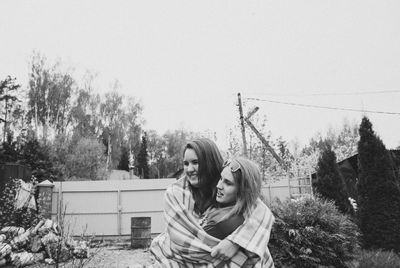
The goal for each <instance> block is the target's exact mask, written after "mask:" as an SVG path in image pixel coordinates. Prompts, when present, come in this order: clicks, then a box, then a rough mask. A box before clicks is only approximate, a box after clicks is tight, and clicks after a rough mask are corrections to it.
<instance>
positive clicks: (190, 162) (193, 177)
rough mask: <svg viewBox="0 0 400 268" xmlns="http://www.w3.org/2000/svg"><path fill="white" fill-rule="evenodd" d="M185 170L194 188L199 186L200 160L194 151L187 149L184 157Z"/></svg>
mask: <svg viewBox="0 0 400 268" xmlns="http://www.w3.org/2000/svg"><path fill="white" fill-rule="evenodd" d="M183 168H184V171H185V173H186V176H187V178H188V180H189V183H190V185H191V186H192V187H198V186H199V160H198V159H197V154H196V152H195V151H194V150H193V149H190V148H188V149H186V151H185V153H184V155H183Z"/></svg>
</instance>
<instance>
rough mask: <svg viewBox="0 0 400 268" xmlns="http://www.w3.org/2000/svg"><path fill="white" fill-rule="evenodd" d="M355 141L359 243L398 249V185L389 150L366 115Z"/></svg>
mask: <svg viewBox="0 0 400 268" xmlns="http://www.w3.org/2000/svg"><path fill="white" fill-rule="evenodd" d="M359 132H360V141H359V143H358V157H359V159H358V165H359V179H358V185H357V190H358V203H359V209H358V218H359V226H360V230H361V232H362V238H363V246H364V247H365V248H367V249H369V248H377V249H385V250H395V251H397V252H399V251H400V228H399V226H400V187H399V182H398V180H397V178H396V176H395V172H394V169H395V168H394V166H393V162H392V159H391V158H390V155H389V152H388V151H387V150H386V148H385V145H384V144H383V142H382V140H381V139H380V138H379V137H378V136H377V135H376V134H375V133H374V131H373V130H372V124H371V122H370V121H369V119H368V118H367V117H364V118H363V119H362V122H361V125H360V129H359Z"/></svg>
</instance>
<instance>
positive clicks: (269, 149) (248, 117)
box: [244, 107, 287, 170]
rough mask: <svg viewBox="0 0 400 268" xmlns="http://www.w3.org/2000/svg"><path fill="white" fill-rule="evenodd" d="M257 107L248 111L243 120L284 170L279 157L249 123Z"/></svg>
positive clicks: (284, 166) (283, 164)
mask: <svg viewBox="0 0 400 268" xmlns="http://www.w3.org/2000/svg"><path fill="white" fill-rule="evenodd" d="M258 109H259V108H258V107H255V108H254V109H253V110H252V111H250V112H249V113H248V115H247V117H246V118H245V119H244V120H245V121H246V123H247V125H249V127H250V128H251V130H253V132H254V133H255V134H256V136H257V137H258V138H259V139H260V140H261V142H262V143H263V144H264V146H265V148H267V150H268V151H269V152H270V153H271V154H272V156H273V157H274V158H275V159H276V161H278V163H279V164H280V165H281V166H282V167H283V168H284V169H285V170H286V169H287V167H286V165H285V163H284V162H283V161H282V159H281V158H280V157H279V155H278V154H277V153H276V152H275V151H274V149H273V148H272V147H271V146H270V145H269V143H268V141H267V140H266V139H265V138H264V137H263V135H262V134H261V133H260V131H258V129H257V128H256V127H255V126H254V125H253V123H252V122H251V121H250V117H252V116H253V115H254V114H255V113H256V112H257V111H258Z"/></svg>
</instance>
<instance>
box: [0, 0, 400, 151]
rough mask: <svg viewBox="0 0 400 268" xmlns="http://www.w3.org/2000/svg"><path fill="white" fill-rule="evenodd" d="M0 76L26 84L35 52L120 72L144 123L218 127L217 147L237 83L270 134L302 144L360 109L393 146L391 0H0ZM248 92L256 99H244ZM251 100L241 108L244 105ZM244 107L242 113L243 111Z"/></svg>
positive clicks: (399, 53) (398, 92)
mask: <svg viewBox="0 0 400 268" xmlns="http://www.w3.org/2000/svg"><path fill="white" fill-rule="evenodd" d="M0 10H1V11H2V12H1V16H0V38H1V42H0V79H4V78H5V77H6V76H7V75H11V76H14V77H17V79H18V81H19V82H20V83H22V84H23V85H24V87H26V85H27V79H28V72H29V69H28V62H29V59H30V57H31V55H32V51H33V50H37V51H39V52H41V53H42V54H44V55H45V56H46V57H47V58H48V59H49V60H50V61H54V60H55V59H57V58H60V59H61V60H62V61H63V63H64V64H65V65H66V66H71V67H74V68H75V73H76V75H77V76H78V77H77V78H78V79H79V78H80V77H79V74H82V73H83V72H84V71H85V70H86V69H89V70H91V71H94V72H97V73H98V78H97V85H98V90H99V91H100V92H106V91H107V90H109V89H110V85H111V84H112V82H113V81H114V80H115V79H117V80H119V81H120V82H121V85H122V91H121V93H123V94H127V95H131V96H135V97H136V98H138V99H141V101H142V103H143V105H144V117H145V119H146V121H147V124H146V128H147V129H155V130H157V131H158V132H159V133H160V134H162V133H164V132H165V131H166V130H167V129H177V128H181V127H184V128H186V129H189V130H190V129H192V130H195V131H203V130H211V131H215V132H217V136H218V139H219V140H218V143H219V145H220V146H221V147H224V146H225V145H226V143H224V141H225V140H226V134H227V133H228V129H229V128H230V127H232V126H233V125H234V124H235V118H236V117H237V116H238V112H237V107H236V106H235V102H236V101H237V93H238V92H241V94H242V98H243V99H244V101H246V105H247V107H252V106H259V107H260V110H259V112H258V114H260V115H266V116H267V119H268V122H267V123H268V124H267V128H268V129H269V130H270V131H271V132H272V135H273V136H274V137H278V136H282V137H283V138H285V139H286V140H289V141H290V140H294V139H296V138H297V139H298V140H299V141H300V142H302V143H303V144H304V143H305V142H307V140H308V139H309V138H311V137H312V136H313V135H315V133H317V132H322V133H325V132H326V130H327V129H328V127H330V126H332V127H339V126H340V125H341V124H342V121H343V119H344V118H347V119H349V120H350V121H352V120H355V121H356V122H357V123H359V122H360V121H361V117H362V115H363V113H362V112H352V111H341V110H337V109H336V110H334V109H320V108H311V107H308V108H307V107H301V106H293V105H288V104H279V103H271V102H266V101H265V100H272V101H278V102H286V103H295V104H304V105H317V106H328V107H332V108H346V109H355V110H363V111H380V112H389V113H397V114H385V113H380V114H379V113H371V112H365V114H366V115H368V116H369V118H370V120H371V121H372V123H373V125H374V129H375V131H376V132H377V133H378V134H379V135H380V136H381V138H382V139H383V141H384V143H385V144H386V146H387V147H389V148H394V147H396V146H398V145H400V16H399V14H400V1H397V0H394V1H367V0H362V1H348V0H343V1H342V0H335V1H323V0H307V1H300V0H293V1H283V0H280V1H265V0H263V1H234V0H225V1H205V0H202V1H183V0H182V1H170V0H160V1H158V0H157V1H151V0H150V1H115V0H113V1H99V0H96V1H71V0H68V1H4V0H3V1H1V2H0ZM248 98H255V99H261V100H264V101H256V100H254V99H253V100H250V99H248ZM247 110H248V109H247ZM247 110H245V112H247Z"/></svg>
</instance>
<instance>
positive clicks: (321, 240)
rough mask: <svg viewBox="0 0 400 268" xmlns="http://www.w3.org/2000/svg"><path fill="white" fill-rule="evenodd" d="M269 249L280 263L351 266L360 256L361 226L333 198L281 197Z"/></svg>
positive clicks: (290, 264)
mask: <svg viewBox="0 0 400 268" xmlns="http://www.w3.org/2000/svg"><path fill="white" fill-rule="evenodd" d="M271 210H272V212H273V214H274V215H275V219H276V221H275V224H274V225H273V229H272V234H271V240H270V243H269V249H270V251H271V254H272V257H273V259H274V262H275V265H276V267H282V266H294V267H318V266H320V265H324V266H334V267H347V265H346V263H347V262H349V261H351V260H352V259H354V258H355V257H356V252H357V250H358V248H359V246H358V235H359V233H358V229H357V225H356V224H354V223H353V222H352V221H351V220H350V218H349V217H348V216H346V215H343V214H341V213H340V212H339V211H338V210H337V208H336V207H335V204H334V203H333V201H325V200H322V199H319V198H311V197H307V198H303V199H298V200H288V201H285V202H283V203H281V202H279V201H277V202H276V203H274V204H272V206H271Z"/></svg>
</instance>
